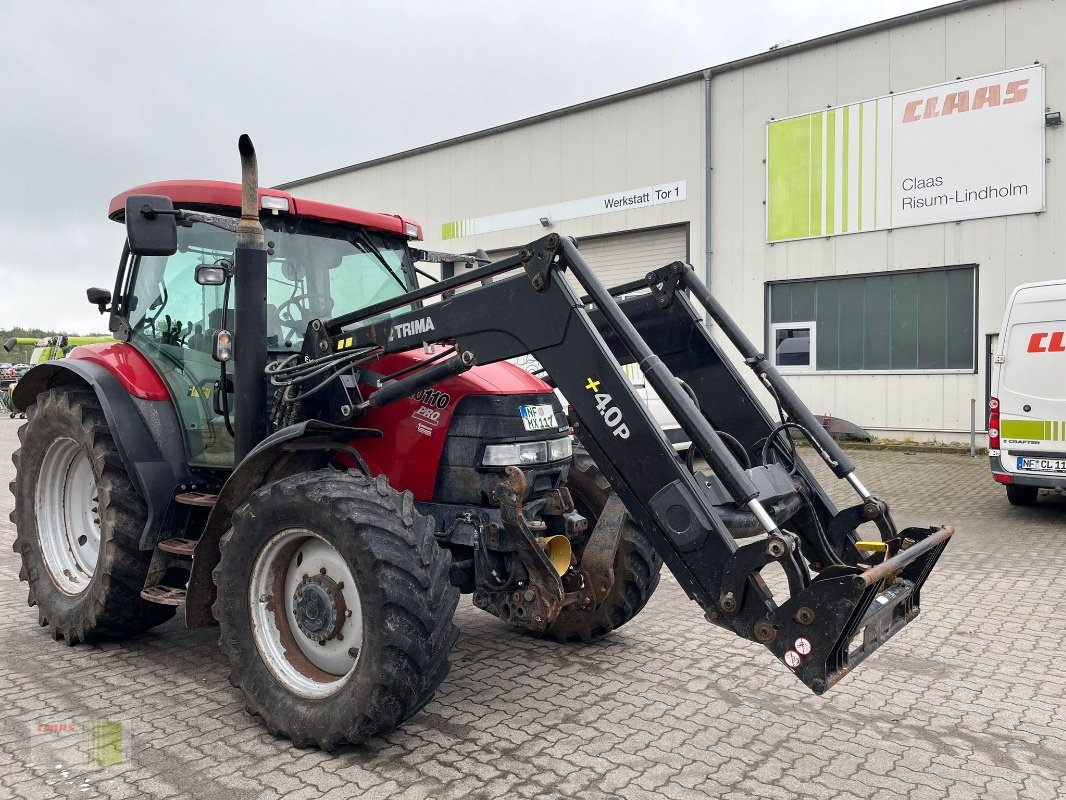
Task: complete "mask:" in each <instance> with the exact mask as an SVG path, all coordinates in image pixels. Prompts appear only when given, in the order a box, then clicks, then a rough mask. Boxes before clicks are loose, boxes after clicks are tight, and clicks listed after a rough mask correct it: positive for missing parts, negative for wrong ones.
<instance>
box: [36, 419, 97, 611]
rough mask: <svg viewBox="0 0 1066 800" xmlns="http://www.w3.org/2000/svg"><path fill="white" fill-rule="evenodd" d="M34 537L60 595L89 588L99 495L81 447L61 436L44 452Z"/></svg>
mask: <svg viewBox="0 0 1066 800" xmlns="http://www.w3.org/2000/svg"><path fill="white" fill-rule="evenodd" d="M36 511H37V535H38V537H39V539H40V543H41V554H42V555H43V557H44V564H45V567H46V568H47V569H48V572H49V574H50V575H51V577H52V583H54V584H55V586H56V587H57V588H58V589H59V590H60V591H62V592H63V593H65V594H69V595H77V594H81V593H82V592H83V591H85V589H86V588H87V587H88V586H89V581H90V580H92V577H93V574H94V573H95V572H96V563H97V561H98V560H99V558H100V498H99V492H98V491H97V486H96V474H95V473H94V472H93V466H92V462H91V461H90V460H89V455H88V453H86V451H85V448H84V447H82V445H81V444H80V443H79V442H76V441H74V440H73V439H71V438H68V437H60V438H58V439H56V440H55V441H54V442H52V443H51V444H50V445H49V446H48V449H47V450H46V451H45V454H44V460H43V461H42V462H41V472H40V474H39V475H38V477H37V492H36Z"/></svg>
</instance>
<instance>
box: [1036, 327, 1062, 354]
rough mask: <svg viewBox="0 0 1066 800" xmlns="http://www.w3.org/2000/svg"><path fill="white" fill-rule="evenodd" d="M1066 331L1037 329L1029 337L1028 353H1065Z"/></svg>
mask: <svg viewBox="0 0 1066 800" xmlns="http://www.w3.org/2000/svg"><path fill="white" fill-rule="evenodd" d="M1064 337H1066V331H1038V332H1037V333H1034V334H1033V335H1032V336H1030V337H1029V348H1028V352H1030V353H1066V345H1064V344H1063V342H1062V340H1063V338H1064Z"/></svg>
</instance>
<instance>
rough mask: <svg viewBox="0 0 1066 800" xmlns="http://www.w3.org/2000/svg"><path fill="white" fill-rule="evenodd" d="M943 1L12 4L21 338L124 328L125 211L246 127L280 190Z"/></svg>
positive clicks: (8, 87)
mask: <svg viewBox="0 0 1066 800" xmlns="http://www.w3.org/2000/svg"><path fill="white" fill-rule="evenodd" d="M933 5H936V3H933V2H928V0H927V1H926V2H922V1H921V0H863V2H856V0H812V1H811V2H800V0H777V1H776V2H772V1H770V0H746V2H736V1H735V0H734V1H733V2H728V1H727V0H702V2H700V1H699V0H654V1H653V2H649V0H611V2H582V0H564V1H563V2H558V1H557V0H536V2H531V1H530V0H527V1H526V2H510V1H509V0H495V1H494V2H489V1H488V0H486V1H485V2H465V1H464V0H451V2H403V1H402V0H391V2H369V1H368V2H356V1H355V0H351V1H350V2H295V1H293V0H290V2H269V1H268V0H258V2H255V3H251V2H248V3H237V2H232V3H225V2H219V0H213V2H199V1H198V0H182V2H180V3H154V2H153V3H143V2H132V0H130V1H128V2H117V1H116V2H106V3H105V2H102V0H101V1H100V2H96V3H74V2H55V3H42V2H25V0H0V188H2V191H0V328H3V327H8V326H11V325H23V326H26V327H41V328H55V329H61V330H67V331H70V332H87V331H90V330H92V331H98V330H100V331H106V328H107V325H106V320H105V319H104V318H102V317H100V316H99V315H98V314H97V313H96V311H95V309H94V308H93V307H91V306H89V305H88V303H87V302H86V300H85V288H86V287H88V286H103V287H106V288H111V287H112V285H113V282H114V274H115V268H116V265H117V261H118V256H119V253H120V250H121V247H122V241H123V230H122V228H121V227H120V226H119V225H117V224H116V223H113V222H110V221H108V220H107V216H106V215H107V204H108V200H110V198H111V197H112V196H113V195H115V194H117V193H118V192H120V191H122V190H123V189H125V188H127V187H129V186H132V185H136V184H138V183H144V182H147V181H153V180H161V179H164V178H181V177H187V178H217V179H224V180H237V179H238V167H237V155H236V141H237V136H238V135H239V134H240V133H242V132H248V133H250V134H251V135H252V138H253V140H254V141H255V143H256V148H257V150H258V152H259V161H260V170H261V173H260V178H261V180H262V182H263V183H264V185H272V184H276V183H280V182H283V181H286V180H291V179H294V178H299V177H304V176H306V175H310V174H313V173H317V172H323V171H326V170H329V169H334V168H336V167H340V166H345V165H348V164H352V163H356V162H359V161H364V160H366V159H368V158H374V157H376V156H381V155H386V154H388V153H393V152H396V151H399V150H403V149H406V148H410V147H414V146H417V145H421V144H426V143H429V142H434V141H438V140H440V139H446V138H449V137H452V136H456V135H458V134H462V133H468V132H471V131H476V130H480V129H482V128H487V127H491V126H493V125H498V124H500V123H503V122H508V121H510V120H514V119H519V118H522V117H528V116H531V115H533V114H537V113H540V112H543V111H549V110H551V109H555V108H559V107H561V106H566V105H570V104H573V103H577V102H581V101H583V100H589V99H593V98H596V97H601V96H603V95H605V94H610V93H613V92H618V91H623V90H625V89H630V88H633V87H635V86H640V85H643V84H646V83H651V82H653V81H656V80H660V79H663V78H669V77H672V76H674V75H680V74H683V73H686V72H691V71H693V70H697V69H701V68H703V67H707V66H711V65H713V64H718V63H721V62H723V61H728V60H731V59H734V58H739V57H742V56H746V55H751V54H754V53H758V52H761V51H763V50H766V49H767V48H769V47H770V46H772V45H775V44H781V43H785V42H789V43H796V42H799V41H803V40H804V39H810V38H813V37H816V36H820V35H823V34H827V33H832V32H835V31H839V30H843V29H846V28H850V27H854V26H856V25H862V24H864V23H867V22H873V21H875V20H878V19H884V18H887V17H892V16H895V15H897V14H902V13H905V12H908V11H914V10H917V9H920V8H927V7H931V6H933ZM383 210H388V211H392V212H396V213H401V212H403V209H399V208H397V209H383Z"/></svg>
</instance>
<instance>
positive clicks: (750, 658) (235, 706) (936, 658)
mask: <svg viewBox="0 0 1066 800" xmlns="http://www.w3.org/2000/svg"><path fill="white" fill-rule="evenodd" d="M19 424H20V423H19V422H18V421H9V420H7V419H3V420H0V487H4V488H3V490H2V491H0V610H2V616H0V619H2V622H0V686H2V688H0V798H9V797H19V798H48V799H49V800H50V798H54V797H77V798H89V797H109V798H126V797H154V798H169V797H198V798H207V799H208V800H214V799H215V798H217V799H218V800H245V798H249V799H250V798H280V797H286V798H294V800H298V799H299V798H308V799H310V798H326V799H328V800H335V799H338V798H349V797H359V798H384V797H404V798H464V800H475V799H478V800H479V799H480V798H504V797H506V798H534V797H536V798H546V797H560V798H562V797H567V798H608V797H612V798H613V797H618V798H627V799H628V798H641V797H666V798H700V797H723V798H749V797H759V798H782V800H792V798H797V797H804V798H805V797H815V798H846V797H847V798H850V797H858V798H870V799H871V800H874V799H876V800H881V799H882V798H883V799H884V800H888V799H889V798H892V800H895V798H900V797H908V798H914V799H915V800H918V799H919V798H959V799H960V800H961V799H962V798H1013V797H1025V798H1048V799H1049V800H1050V798H1055V797H1066V777H1064V775H1066V556H1064V554H1063V552H1064V551H1063V547H1064V545H1066V500H1064V499H1061V498H1060V499H1058V500H1049V501H1045V502H1044V503H1043V505H1042V506H1041V507H1039V508H1036V509H1016V508H1012V507H1011V506H1009V505H1008V504H1007V501H1006V497H1005V496H1004V493H1003V491H1002V487H999V486H998V485H996V484H994V483H993V482H992V481H991V478H990V477H989V474H988V468H987V462H986V461H985V460H984V459H980V458H978V459H970V458H966V457H960V456H954V455H940V454H913V455H911V454H901V453H883V452H868V451H861V452H856V453H854V454H853V455H854V457H855V460H856V462H857V463H858V465H859V471H860V475H861V476H862V478H863V480H864V482H865V483H866V485H867V486H869V487H870V488H871V490H873V491H875V492H876V493H878V494H880V495H882V496H884V497H885V498H887V499H889V500H890V502H891V503H892V505H893V508H894V509H895V510H896V511H897V514H898V516H899V519H900V521H901V522H903V523H906V524H934V523H937V524H938V523H953V524H955V525H956V526H957V527H958V529H959V533H958V535H957V536H956V538H955V540H954V542H953V543H952V544H951V545H950V546H949V548H948V550H947V552H946V553H945V555H944V557H943V559H942V560H941V563H940V566H939V568H938V569H937V570H936V572H935V573H934V574H933V577H932V578H931V579H930V581H929V583H928V584H927V587H926V590H925V591H924V593H923V596H922V600H923V610H922V614H921V616H920V617H919V618H918V620H917V621H916V622H915V623H914V624H912V625H910V626H908V628H907V629H905V630H904V631H903V632H902V633H900V634H899V635H897V636H896V637H895V638H894V639H893V640H892V641H891V642H890V643H889V644H887V645H886V646H885V647H883V648H882V649H880V650H879V651H878V652H877V653H875V654H874V655H873V656H872V657H871V658H870V659H868V660H867V661H866V663H865V664H864V665H862V666H861V667H860V668H859V669H857V670H856V671H855V673H853V674H852V675H850V676H848V677H847V678H846V679H845V680H843V681H842V682H841V683H840V684H838V685H837V686H836V687H834V689H832V690H830V692H829V693H828V694H827V695H826V696H824V697H815V696H814V695H812V694H810V693H809V692H808V691H807V690H806V689H805V688H804V687H803V686H802V685H801V684H799V683H798V682H797V681H796V680H795V679H794V678H793V677H792V676H791V675H790V674H789V673H788V671H787V670H786V669H785V668H784V667H783V666H781V665H780V664H778V663H776V662H775V661H774V659H772V658H771V657H770V655H769V653H767V652H766V651H765V650H763V649H762V648H761V647H759V646H757V645H755V644H753V643H751V642H746V641H742V640H740V639H738V638H736V637H733V636H731V635H729V634H727V633H726V632H724V631H722V630H720V629H717V628H715V627H712V626H710V625H708V624H707V623H706V622H704V620H703V617H702V615H701V613H700V612H699V609H698V608H697V607H696V606H695V605H694V604H693V603H691V602H690V601H688V600H687V599H686V597H685V596H684V593H683V592H682V591H681V589H680V588H679V587H678V585H677V583H676V582H675V581H674V580H673V579H672V577H669V576H668V575H667V576H664V580H663V582H662V584H661V585H660V588H659V590H658V592H657V593H656V594H655V596H654V597H653V599H652V601H651V603H650V604H649V606H648V608H647V609H646V610H645V611H644V612H643V613H642V614H641V615H640V616H639V617H637V618H636V619H635V620H634V621H633V622H631V623H630V624H628V625H626V626H625V627H624V628H622V629H621V630H619V631H617V632H616V633H615V634H614V635H613V636H611V637H609V638H608V639H606V640H604V641H602V642H599V643H594V644H591V645H579V646H572V645H567V646H564V645H558V644H555V643H547V642H540V641H537V640H533V639H530V638H528V637H525V636H522V635H520V634H518V633H516V632H513V631H512V630H510V629H508V628H506V627H504V626H503V625H502V624H501V623H499V622H497V621H496V620H494V619H492V618H490V617H488V616H487V615H486V614H484V613H483V612H480V611H478V610H477V609H475V608H473V606H472V605H471V604H470V603H469V600H468V599H467V598H464V599H463V601H461V603H460V608H459V611H458V614H457V622H458V624H459V625H460V627H461V628H462V636H461V638H460V640H459V643H458V645H457V646H456V649H455V651H454V653H453V657H452V664H453V667H452V672H451V674H450V676H449V677H448V679H447V680H446V681H445V683H444V685H443V686H442V688H441V690H440V691H439V692H438V694H437V696H436V698H435V699H434V700H433V702H431V703H430V704H429V705H428V706H427V707H426V708H425V709H424V710H423V711H422V712H421V713H419V714H418V715H416V716H415V717H414V718H413V719H411V720H410V721H409V722H408V723H407V724H406V725H405V726H404V727H403V728H402V729H401V730H400V731H397V732H395V733H393V734H391V735H389V736H387V737H385V738H381V739H376V740H374V741H372V742H370V743H369V744H367V745H365V746H362V747H358V748H351V749H348V750H345V751H342V752H340V753H337V754H334V755H327V754H325V753H321V752H319V751H317V750H297V749H294V748H293V747H292V746H291V744H290V743H289V742H288V741H286V740H280V739H275V738H274V737H272V736H271V735H269V734H268V733H267V732H266V731H265V730H264V729H263V728H262V727H260V725H259V724H258V722H257V721H256V720H254V719H252V718H251V717H249V716H248V715H247V714H246V713H245V712H244V710H243V706H242V703H241V699H240V697H239V696H238V694H237V692H236V690H234V689H232V688H231V687H230V685H229V683H228V681H227V680H226V665H225V664H224V663H223V659H222V656H221V654H220V652H219V650H218V647H217V642H216V640H217V633H216V632H215V631H214V630H187V629H186V628H185V627H184V623H183V620H182V618H181V617H180V615H179V617H178V618H177V619H175V620H173V621H172V622H170V623H168V624H166V625H164V626H162V627H160V628H159V629H157V630H156V631H154V632H152V633H151V634H149V635H145V636H142V637H139V638H136V639H133V640H129V641H125V642H119V643H105V644H98V645H82V646H77V647H68V646H67V645H66V644H65V643H61V642H58V643H57V642H53V641H52V640H51V638H50V637H49V636H48V635H47V634H46V633H45V631H44V630H42V629H41V628H39V627H38V625H37V612H36V609H31V608H29V607H27V605H26V587H25V584H21V583H20V582H19V580H18V559H17V557H16V556H15V554H14V553H13V552H12V551H11V543H12V541H13V539H14V531H13V529H12V525H11V523H9V522H8V513H9V511H10V510H11V504H12V500H11V497H10V495H9V494H8V493H7V491H6V486H7V483H8V481H9V480H10V478H11V476H12V472H13V468H12V466H11V463H10V459H9V453H10V451H11V449H12V448H13V447H14V443H15V441H16V437H15V430H16V428H17V426H18V425H19ZM832 494H833V496H834V499H836V500H838V501H848V502H850V501H851V497H849V494H848V492H847V491H843V487H840V486H839V485H838V486H834V487H833V490H832ZM102 719H107V720H118V721H121V722H122V724H123V727H124V731H125V734H126V737H127V747H126V754H125V758H124V760H123V762H122V763H121V764H117V765H112V766H107V767H100V766H94V767H89V766H85V765H81V766H65V765H63V764H59V765H56V764H51V763H42V759H41V758H40V745H39V742H40V741H41V734H39V733H36V731H37V728H38V726H39V725H47V724H65V723H84V722H87V721H92V720H102Z"/></svg>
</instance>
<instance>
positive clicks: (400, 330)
mask: <svg viewBox="0 0 1066 800" xmlns="http://www.w3.org/2000/svg"><path fill="white" fill-rule="evenodd" d="M431 330H434V325H433V318H432V317H423V318H422V319H416V320H413V321H412V322H401V323H398V324H396V325H393V326H392V330H391V331H390V332H389V341H390V342H391V341H393V340H395V339H403V338H405V337H407V336H414V335H415V334H421V333H429V332H430V331H431Z"/></svg>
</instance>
